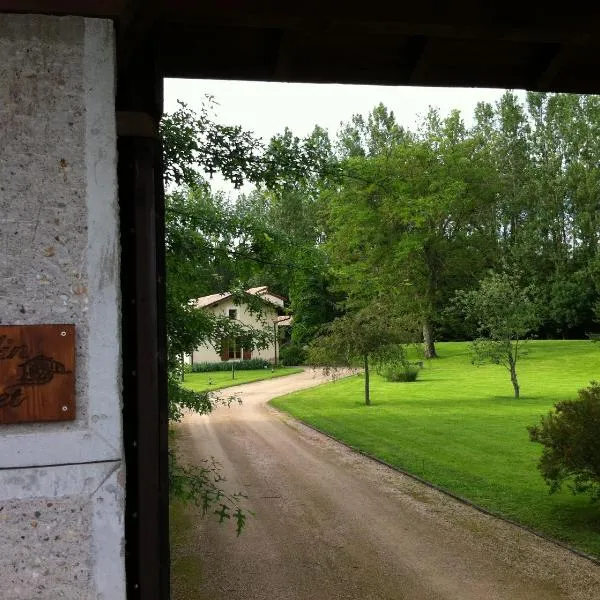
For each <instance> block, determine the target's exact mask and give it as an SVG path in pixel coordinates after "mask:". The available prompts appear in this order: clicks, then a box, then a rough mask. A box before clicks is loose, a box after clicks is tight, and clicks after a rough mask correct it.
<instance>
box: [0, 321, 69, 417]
mask: <svg viewBox="0 0 600 600" xmlns="http://www.w3.org/2000/svg"><path fill="white" fill-rule="evenodd" d="M74 418H75V326H74V325H0V424H9V423H36V422H40V421H72V420H73V419H74Z"/></svg>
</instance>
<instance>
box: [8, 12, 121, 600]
mask: <svg viewBox="0 0 600 600" xmlns="http://www.w3.org/2000/svg"><path fill="white" fill-rule="evenodd" d="M114 84H115V83H114V33H113V24H112V23H111V22H110V21H105V20H100V19H83V18H79V17H64V18H61V17H50V16H40V15H0V322H1V323H2V324H37V323H74V324H75V325H76V328H77V350H76V382H77V383H76V402H77V420H76V421H74V422H68V423H57V424H34V425H5V426H2V425H0V573H1V574H2V576H1V577H0V598H2V600H24V599H27V600H29V599H32V598H40V599H48V600H49V599H52V600H54V599H57V598H65V599H77V600H87V599H92V598H93V599H96V600H98V599H103V600H119V599H121V598H124V597H125V591H124V590H125V582H124V558H123V504H124V467H123V463H122V431H121V383H120V364H121V357H120V331H119V326H120V316H119V292H118V290H119V281H118V278H119V247H118V206H117V186H116V132H115V112H114V111H115V109H114Z"/></svg>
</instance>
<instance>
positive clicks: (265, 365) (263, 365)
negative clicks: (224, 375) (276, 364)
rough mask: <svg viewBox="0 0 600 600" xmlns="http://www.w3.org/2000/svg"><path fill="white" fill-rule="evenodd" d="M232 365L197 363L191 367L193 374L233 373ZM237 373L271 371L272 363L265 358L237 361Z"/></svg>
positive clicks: (226, 363) (228, 363) (225, 362)
mask: <svg viewBox="0 0 600 600" xmlns="http://www.w3.org/2000/svg"><path fill="white" fill-rule="evenodd" d="M231 365H232V363H231V362H229V361H220V362H197V363H194V364H193V365H192V366H191V369H192V373H209V372H212V371H231V368H232V366H231ZM233 366H234V368H235V370H236V371H252V370H254V369H270V368H271V367H272V365H271V363H270V362H269V361H268V360H265V359H264V358H250V359H247V360H236V361H235V362H234V365H233Z"/></svg>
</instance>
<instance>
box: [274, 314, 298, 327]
mask: <svg viewBox="0 0 600 600" xmlns="http://www.w3.org/2000/svg"><path fill="white" fill-rule="evenodd" d="M275 322H276V323H277V325H279V327H289V326H290V325H292V323H293V322H294V317H292V315H281V316H279V317H277V318H276V319H275Z"/></svg>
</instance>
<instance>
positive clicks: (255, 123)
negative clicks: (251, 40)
mask: <svg viewBox="0 0 600 600" xmlns="http://www.w3.org/2000/svg"><path fill="white" fill-rule="evenodd" d="M503 92H504V90H498V89H474V88H425V87H383V86H367V85H329V84H302V83H262V82H248V81H216V80H192V79H167V80H166V81H165V112H172V111H174V110H175V109H176V108H177V100H182V101H183V102H185V103H186V104H188V105H189V106H190V107H191V108H196V109H197V108H199V107H200V105H201V103H202V99H203V97H204V96H205V94H210V95H212V96H214V98H215V100H216V101H217V102H218V103H219V106H218V107H217V120H218V121H219V122H220V123H223V124H227V125H241V126H242V127H243V128H244V129H247V130H251V131H254V133H255V134H256V135H257V136H259V137H262V138H263V139H264V140H265V141H266V140H268V139H269V138H270V137H271V136H273V135H275V134H277V133H280V132H282V131H283V130H284V128H285V127H286V126H287V127H289V128H290V129H291V130H292V131H293V132H294V134H295V135H298V136H300V137H302V136H305V135H308V134H309V133H310V132H311V131H312V130H313V128H314V126H315V125H320V126H321V127H325V128H326V129H328V130H329V133H330V135H331V137H332V138H333V137H334V136H335V133H336V132H337V130H338V128H339V125H340V122H341V121H348V120H349V119H350V117H351V116H352V115H353V114H355V113H360V114H363V115H364V114H367V113H368V112H369V111H370V110H371V109H372V108H373V107H374V106H376V105H377V104H379V102H383V103H384V104H385V105H386V106H387V107H388V108H389V109H391V110H393V111H394V114H395V116H396V120H397V121H398V123H399V124H400V125H403V126H404V127H407V128H411V129H413V128H415V127H416V125H417V124H418V122H419V121H420V119H421V117H422V116H424V115H425V114H426V113H427V110H428V107H429V106H436V107H438V108H439V109H440V110H441V112H442V115H446V114H448V113H449V111H450V110H452V109H453V108H458V109H459V110H460V111H461V113H462V114H463V118H464V120H465V122H466V124H467V125H469V124H470V123H471V117H472V115H473V110H474V108H475V105H476V104H477V102H479V101H482V100H484V101H487V102H495V101H496V100H498V99H499V98H500V96H501V95H502V94H503Z"/></svg>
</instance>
